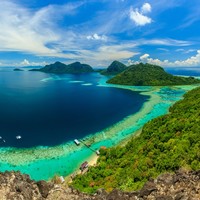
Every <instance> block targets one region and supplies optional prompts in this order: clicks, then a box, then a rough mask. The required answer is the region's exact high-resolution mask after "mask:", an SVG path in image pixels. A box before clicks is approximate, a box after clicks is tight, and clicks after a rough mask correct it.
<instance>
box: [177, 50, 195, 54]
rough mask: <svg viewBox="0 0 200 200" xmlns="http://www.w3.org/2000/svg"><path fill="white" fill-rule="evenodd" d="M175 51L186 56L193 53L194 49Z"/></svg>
mask: <svg viewBox="0 0 200 200" xmlns="http://www.w3.org/2000/svg"><path fill="white" fill-rule="evenodd" d="M175 51H176V52H181V53H185V54H187V53H192V52H195V51H196V49H176V50H175Z"/></svg>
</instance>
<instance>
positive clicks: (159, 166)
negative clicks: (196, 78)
mask: <svg viewBox="0 0 200 200" xmlns="http://www.w3.org/2000/svg"><path fill="white" fill-rule="evenodd" d="M179 168H186V169H193V170H199V169H200V88H197V89H194V90H192V91H190V92H188V93H187V94H185V95H184V99H183V100H181V101H179V102H177V103H176V104H175V105H174V106H172V107H171V108H170V112H169V114H167V115H164V116H161V117H158V118H156V119H154V120H152V121H150V122H149V123H147V124H146V125H145V126H144V127H143V130H142V133H141V134H140V135H139V136H138V137H135V138H132V139H131V141H129V142H128V143H127V145H125V146H123V147H121V146H117V147H113V148H110V149H106V150H103V149H102V150H101V156H100V157H99V159H98V164H97V166H96V167H90V168H89V171H88V172H87V173H86V174H84V175H79V176H77V177H76V178H75V180H74V181H73V183H72V185H73V186H74V187H75V188H77V189H79V190H81V191H84V192H89V193H92V192H94V191H96V190H97V189H98V188H105V189H106V190H107V191H111V190H113V189H114V188H120V189H122V190H125V191H130V190H137V189H139V188H141V187H142V186H143V184H144V183H145V182H146V181H147V180H148V179H150V178H151V177H156V176H158V175H159V174H161V173H163V172H165V171H169V172H173V171H175V170H177V169H179Z"/></svg>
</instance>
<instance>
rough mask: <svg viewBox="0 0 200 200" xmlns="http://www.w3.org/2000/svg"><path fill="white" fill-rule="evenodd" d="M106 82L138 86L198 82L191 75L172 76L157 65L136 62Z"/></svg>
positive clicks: (199, 81)
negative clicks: (187, 76)
mask: <svg viewBox="0 0 200 200" xmlns="http://www.w3.org/2000/svg"><path fill="white" fill-rule="evenodd" d="M107 83H112V84H120V85H138V86H164V85H190V84H196V83H200V80H197V79H194V78H193V77H189V78H186V77H180V76H173V75H171V74H169V73H167V72H165V70H164V69H163V68H162V67H160V66H157V65H152V64H148V63H146V64H143V63H140V64H136V65H132V66H130V67H128V68H127V69H126V70H125V71H123V72H122V73H120V74H118V75H116V76H115V77H113V78H111V79H110V80H108V81H107Z"/></svg>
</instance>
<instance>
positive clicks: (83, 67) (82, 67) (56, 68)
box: [30, 62, 94, 74]
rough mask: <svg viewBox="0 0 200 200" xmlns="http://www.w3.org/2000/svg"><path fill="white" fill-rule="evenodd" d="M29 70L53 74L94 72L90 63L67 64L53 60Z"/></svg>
mask: <svg viewBox="0 0 200 200" xmlns="http://www.w3.org/2000/svg"><path fill="white" fill-rule="evenodd" d="M30 71H40V72H46V73H54V74H78V73H89V72H94V70H93V68H92V67H91V66H90V65H87V64H81V63H80V62H74V63H71V64H69V65H66V64H64V63H61V62H55V63H54V64H50V65H46V66H45V67H42V68H40V69H31V70H30Z"/></svg>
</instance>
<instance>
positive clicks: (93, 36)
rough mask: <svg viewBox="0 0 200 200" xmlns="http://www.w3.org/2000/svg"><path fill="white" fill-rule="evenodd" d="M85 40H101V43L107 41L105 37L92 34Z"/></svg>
mask: <svg viewBox="0 0 200 200" xmlns="http://www.w3.org/2000/svg"><path fill="white" fill-rule="evenodd" d="M86 38H87V39H88V40H102V41H107V37H106V36H105V35H98V34H97V33H94V34H93V35H88V36H87V37H86Z"/></svg>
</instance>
